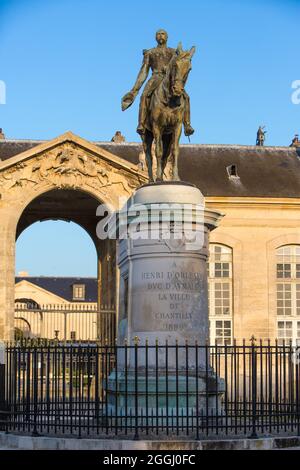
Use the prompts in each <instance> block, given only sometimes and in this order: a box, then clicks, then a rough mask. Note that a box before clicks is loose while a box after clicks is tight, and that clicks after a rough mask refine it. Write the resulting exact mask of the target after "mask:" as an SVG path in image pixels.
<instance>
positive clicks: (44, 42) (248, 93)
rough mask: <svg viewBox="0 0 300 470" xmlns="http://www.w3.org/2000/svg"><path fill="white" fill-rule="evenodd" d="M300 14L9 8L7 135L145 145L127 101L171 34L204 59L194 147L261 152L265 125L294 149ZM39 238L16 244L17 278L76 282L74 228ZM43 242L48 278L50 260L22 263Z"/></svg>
mask: <svg viewBox="0 0 300 470" xmlns="http://www.w3.org/2000/svg"><path fill="white" fill-rule="evenodd" d="M299 14H300V1H292V0H290V1H289V0H260V1H258V0H251V1H250V0H249V1H248V0H243V1H241V0H240V1H236V0H228V1H224V0H222V1H218V0H210V1H201V0H200V1H199V0H186V1H185V2H182V1H178V0H164V1H163V2H162V1H161V0H160V1H158V0H152V1H151V2H141V1H134V0H128V1H126V2H124V1H121V0H114V1H113V2H107V1H102V0H101V1H99V0H98V1H96V0H86V1H83V0H72V1H70V0H51V1H50V0H48V1H46V0H45V1H37V0H36V1H35V0H22V1H21V0H9V1H4V0H3V1H1V0H0V57H1V62H0V63H1V68H0V80H3V81H5V83H6V87H7V103H6V105H0V127H3V129H4V131H5V134H6V136H7V137H8V138H28V139H50V138H53V137H55V136H57V135H59V134H61V133H63V132H65V131H66V130H72V131H73V132H74V133H76V134H79V135H81V136H82V137H84V138H87V139H90V140H110V138H111V137H112V135H113V134H114V132H115V131H116V130H117V129H120V130H121V131H122V133H123V134H124V135H125V136H126V139H127V140H128V141H138V139H139V138H138V136H137V134H136V133H135V128H136V119H137V109H138V100H136V103H135V104H134V106H132V107H131V108H130V109H128V110H127V111H126V112H125V113H122V112H121V109H120V98H121V96H122V95H123V94H124V93H125V92H126V91H129V89H130V88H131V87H132V85H133V83H134V81H135V78H136V75H137V72H138V70H139V67H140V64H141V60H142V50H143V49H144V48H150V47H153V46H154V44H155V43H154V33H155V31H156V30H157V29H158V28H161V27H162V28H165V29H167V31H168V32H169V44H170V46H176V45H177V43H178V42H179V41H182V42H183V46H184V47H186V48H188V47H191V46H192V45H195V46H196V48H197V51H196V54H195V55H194V58H193V70H192V72H191V75H190V78H189V81H188V84H187V89H188V92H189V94H190V96H191V106H192V124H193V127H194V128H195V129H196V132H195V134H194V135H193V136H192V139H191V141H192V142H193V143H235V144H253V143H254V142H255V136H256V130H257V127H258V125H259V124H264V125H266V127H267V130H268V134H267V142H266V143H267V144H268V145H288V144H289V143H290V141H291V139H292V137H293V135H294V134H295V133H296V132H297V131H299V132H300V105H298V106H297V105H295V104H293V103H292V101H291V94H292V88H291V84H292V82H293V81H294V80H297V79H298V80H300V70H299V17H300V15H299ZM182 142H186V138H185V137H183V138H182ZM37 226H38V225H36V226H32V227H31V228H29V229H28V231H27V232H25V233H24V234H23V236H22V237H21V238H20V240H19V242H18V253H17V254H18V257H17V270H20V269H27V270H29V271H30V272H31V273H32V274H65V273H67V274H69V269H71V260H70V258H68V257H67V252H68V250H67V249H66V247H67V246H68V247H70V239H69V236H68V233H69V229H70V225H69V226H68V227H69V228H65V229H62V228H59V229H58V227H62V226H64V224H63V223H62V222H61V223H59V222H58V223H56V225H54V224H51V223H47V224H46V223H43V224H39V228H38V229H37V228H35V227H37ZM46 226H47V227H46ZM42 227H44V228H42ZM66 227H67V225H66ZM35 230H43V231H44V232H43V239H44V240H45V241H46V240H47V245H48V246H49V243H51V242H52V244H53V251H52V255H51V256H50V255H49V256H50V259H51V260H52V261H53V263H52V268H51V270H50V271H51V272H50V271H49V269H50V267H49V266H48V265H47V266H46V264H45V260H43V262H41V260H40V259H39V258H38V257H36V256H34V257H33V256H31V257H29V259H26V257H25V255H24V253H33V247H34V246H35V245H34V242H33V240H34V236H33V235H32V236H29V235H28V234H30V233H31V234H33V233H34V231H35ZM58 233H59V234H60V238H59V240H60V242H59V244H58V239H57V236H58V235H57V234H58ZM82 234H83V232H82V230H81V229H78V230H77V231H74V230H73V231H72V243H73V244H74V248H75V247H76V246H77V247H78V246H80V247H81V248H82V247H83V246H85V253H86V256H83V257H82V260H81V261H80V262H79V263H77V264H76V265H74V267H73V268H72V269H73V270H74V274H75V275H93V274H95V268H94V267H93V266H95V263H94V257H95V253H94V248H93V245H92V243H91V242H87V240H86V238H85V237H86V235H85V234H83V235H82ZM39 235H40V236H41V232H39ZM47 237H48V238H47ZM60 247H61V248H60ZM76 251H77V250H75V252H76ZM77 252H78V251H77ZM81 252H82V250H81ZM55 256H57V258H56V259H57V261H56V262H55V263H54V258H53V257H55ZM72 266H73V265H72Z"/></svg>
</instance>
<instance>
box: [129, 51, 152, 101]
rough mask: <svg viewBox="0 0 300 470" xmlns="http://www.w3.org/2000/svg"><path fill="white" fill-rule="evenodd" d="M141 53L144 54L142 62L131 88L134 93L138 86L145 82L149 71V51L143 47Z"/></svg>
mask: <svg viewBox="0 0 300 470" xmlns="http://www.w3.org/2000/svg"><path fill="white" fill-rule="evenodd" d="M143 54H144V60H143V64H142V66H141V68H140V71H139V74H138V76H137V79H136V82H135V84H134V86H133V88H132V92H133V93H135V94H137V93H138V92H139V90H140V88H141V87H142V86H143V84H144V83H145V80H146V78H147V77H148V73H149V68H150V61H149V53H148V51H147V50H146V49H145V50H144V51H143Z"/></svg>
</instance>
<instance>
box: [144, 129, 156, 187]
mask: <svg viewBox="0 0 300 470" xmlns="http://www.w3.org/2000/svg"><path fill="white" fill-rule="evenodd" d="M152 142H153V134H152V132H150V131H148V130H146V132H145V134H144V135H143V148H144V152H145V156H146V164H147V168H148V175H149V181H150V183H152V182H153V181H154V180H153V169H152V153H151V148H152Z"/></svg>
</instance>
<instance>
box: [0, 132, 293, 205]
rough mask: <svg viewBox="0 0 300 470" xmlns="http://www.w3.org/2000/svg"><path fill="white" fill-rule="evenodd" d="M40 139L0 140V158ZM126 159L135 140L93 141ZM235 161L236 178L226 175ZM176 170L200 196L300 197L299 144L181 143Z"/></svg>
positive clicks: (134, 151) (133, 152)
mask: <svg viewBox="0 0 300 470" xmlns="http://www.w3.org/2000/svg"><path fill="white" fill-rule="evenodd" d="M40 143H41V141H32V140H24V141H17V140H15V141H12V140H2V141H0V159H2V160H7V159H9V158H11V157H12V156H14V155H17V154H18V153H21V152H23V151H25V150H28V149H30V148H32V147H34V146H36V145H39V144H40ZM95 145H97V146H98V147H100V148H103V149H105V150H107V151H109V152H111V153H113V154H114V155H116V156H118V157H121V158H123V159H124V160H127V161H128V162H130V163H138V161H139V160H138V157H139V153H140V152H141V150H142V146H141V144H138V143H127V142H125V143H114V142H95ZM230 165H236V168H237V174H238V176H239V178H229V177H228V173H227V169H226V168H227V167H228V166H230ZM179 174H180V176H181V179H182V181H188V182H190V183H193V184H195V185H196V186H197V187H198V188H199V189H200V190H201V191H202V193H203V194H204V196H224V197H230V196H231V197H286V198H298V197H300V148H295V147H257V146H242V145H206V144H185V145H181V147H180V158H179Z"/></svg>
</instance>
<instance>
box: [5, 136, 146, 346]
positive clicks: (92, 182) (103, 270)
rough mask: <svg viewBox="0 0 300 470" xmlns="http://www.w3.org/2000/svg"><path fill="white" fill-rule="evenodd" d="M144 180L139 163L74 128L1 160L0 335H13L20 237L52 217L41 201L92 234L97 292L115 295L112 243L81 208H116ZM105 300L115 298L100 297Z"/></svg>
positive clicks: (9, 336) (110, 209) (112, 209)
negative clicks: (35, 223)
mask: <svg viewBox="0 0 300 470" xmlns="http://www.w3.org/2000/svg"><path fill="white" fill-rule="evenodd" d="M143 182H145V177H144V176H141V175H140V174H139V170H138V167H137V165H133V164H129V163H128V162H126V161H124V160H122V159H120V158H119V157H116V156H115V155H112V154H110V153H109V152H107V151H105V150H103V149H100V148H99V147H97V146H95V145H93V144H91V143H90V142H87V141H85V140H83V139H81V138H79V137H77V136H75V135H74V134H72V133H70V132H68V133H66V134H64V135H62V136H61V137H58V138H57V139H54V140H52V141H50V142H47V143H44V144H41V145H39V146H37V147H35V148H33V149H31V150H29V151H27V152H24V153H22V154H20V155H17V156H16V157H13V158H11V159H9V160H7V161H5V162H2V163H0V193H1V198H0V221H1V224H0V339H5V340H10V339H12V338H13V317H14V284H15V280H14V279H15V241H16V237H17V236H18V235H19V234H20V233H21V232H22V231H23V230H24V229H25V228H26V227H28V226H29V225H31V224H32V223H33V221H36V220H45V219H47V218H48V219H49V215H50V213H47V211H46V210H45V209H44V210H43V209H42V208H41V205H40V206H39V205H38V202H39V201H40V202H41V201H42V200H43V201H45V202H46V203H48V204H49V205H50V212H51V211H52V217H56V218H61V219H64V220H65V219H70V220H73V221H75V222H77V223H79V224H80V225H82V226H83V228H85V230H87V232H88V233H89V234H90V235H91V236H92V239H93V241H94V243H95V245H96V249H97V252H98V253H99V261H98V268H99V269H98V273H99V274H98V279H99V292H100V294H99V296H101V295H103V296H105V295H108V296H113V297H115V294H114V293H113V292H114V289H115V287H113V286H115V285H116V268H115V253H114V249H113V247H114V243H113V241H109V240H107V241H102V242H101V243H100V241H99V240H98V239H97V238H96V233H95V231H96V227H95V226H94V225H93V224H95V223H96V218H95V216H94V215H93V217H92V216H90V217H85V216H84V214H82V213H81V214H80V208H83V207H85V208H87V207H88V208H89V211H90V212H91V211H92V210H93V211H94V210H95V208H96V207H97V205H98V204H99V203H104V204H105V205H106V207H107V208H108V210H109V211H110V212H113V211H114V210H116V209H118V208H119V205H120V200H121V201H122V200H123V201H124V200H126V199H128V198H129V197H130V196H131V194H132V192H133V191H134V190H135V189H136V188H137V187H138V186H140V185H141V184H142V183H143ZM75 193H76V195H77V196H78V195H79V194H80V195H81V196H80V197H81V200H80V198H76V201H77V207H76V210H75V212H74V213H73V214H71V211H72V205H69V206H68V210H67V206H66V200H68V197H69V198H70V195H72V194H73V195H74V194H75ZM78 197H79V196H78ZM64 198H65V199H64ZM91 201H94V202H93V203H92V202H91ZM57 205H58V206H59V207H57ZM73 206H74V204H73ZM44 207H45V206H44ZM76 211H77V213H76ZM64 212H65V213H64ZM55 214H56V215H55ZM50 218H51V217H50ZM74 219H75V220H74ZM98 221H99V219H98ZM100 245H101V248H100ZM100 253H101V254H100ZM105 293H106V294H105ZM101 301H103V303H109V302H111V301H112V299H111V298H110V299H109V298H107V299H105V298H103V297H102V299H101Z"/></svg>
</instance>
